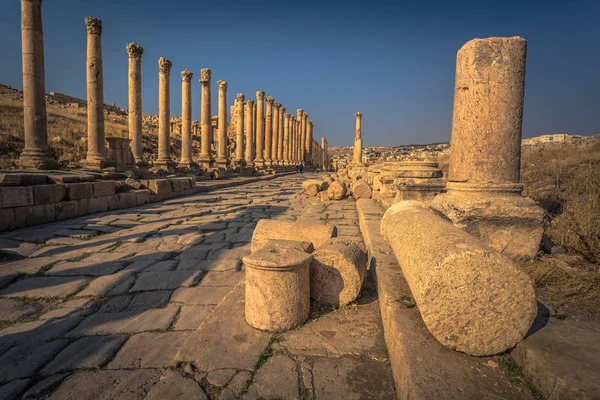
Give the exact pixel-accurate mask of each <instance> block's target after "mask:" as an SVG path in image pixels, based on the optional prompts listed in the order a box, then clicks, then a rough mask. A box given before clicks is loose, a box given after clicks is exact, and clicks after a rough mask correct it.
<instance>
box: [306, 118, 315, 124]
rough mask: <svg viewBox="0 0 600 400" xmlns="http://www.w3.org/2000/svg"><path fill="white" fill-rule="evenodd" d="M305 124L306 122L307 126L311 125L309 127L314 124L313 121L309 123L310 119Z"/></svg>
mask: <svg viewBox="0 0 600 400" xmlns="http://www.w3.org/2000/svg"><path fill="white" fill-rule="evenodd" d="M306 122H307V123H308V124H309V125H311V126H312V125H313V124H314V122H313V121H311V120H310V119H309V120H308V121H306Z"/></svg>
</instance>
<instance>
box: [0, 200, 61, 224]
mask: <svg viewBox="0 0 600 400" xmlns="http://www.w3.org/2000/svg"><path fill="white" fill-rule="evenodd" d="M14 212H15V214H14V215H15V221H16V225H17V226H32V225H37V224H43V223H46V222H52V221H54V220H55V216H56V212H55V205H54V204H40V205H35V206H26V207H15V209H14ZM2 213H3V215H2V216H3V217H4V210H2Z"/></svg>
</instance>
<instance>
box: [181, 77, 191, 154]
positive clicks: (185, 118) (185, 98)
mask: <svg viewBox="0 0 600 400" xmlns="http://www.w3.org/2000/svg"><path fill="white" fill-rule="evenodd" d="M193 76H194V73H193V72H191V71H190V70H187V69H186V70H184V71H182V72H181V161H180V164H181V166H190V165H191V163H192V161H193V160H192V77H193Z"/></svg>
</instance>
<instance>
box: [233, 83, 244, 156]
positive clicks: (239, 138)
mask: <svg viewBox="0 0 600 400" xmlns="http://www.w3.org/2000/svg"><path fill="white" fill-rule="evenodd" d="M245 99H246V97H245V96H244V95H243V94H242V93H238V94H237V96H236V99H235V101H236V106H237V108H236V112H237V118H236V127H235V142H236V143H235V163H236V164H237V165H238V166H239V165H242V164H243V163H244V100H245Z"/></svg>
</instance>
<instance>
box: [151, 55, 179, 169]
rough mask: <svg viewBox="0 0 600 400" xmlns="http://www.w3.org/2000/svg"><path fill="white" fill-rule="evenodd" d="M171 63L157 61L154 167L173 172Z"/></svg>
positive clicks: (162, 59)
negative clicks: (156, 130)
mask: <svg viewBox="0 0 600 400" xmlns="http://www.w3.org/2000/svg"><path fill="white" fill-rule="evenodd" d="M172 66H173V64H172V63H171V61H169V60H167V59H166V58H164V57H161V58H160V59H159V60H158V70H159V72H158V159H157V160H156V161H155V162H154V166H155V167H157V168H160V169H165V170H167V171H168V172H172V171H173V169H174V168H173V167H174V165H175V163H174V162H173V160H171V155H170V152H169V150H170V143H169V135H170V125H171V122H170V120H171V67H172Z"/></svg>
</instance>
